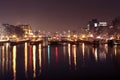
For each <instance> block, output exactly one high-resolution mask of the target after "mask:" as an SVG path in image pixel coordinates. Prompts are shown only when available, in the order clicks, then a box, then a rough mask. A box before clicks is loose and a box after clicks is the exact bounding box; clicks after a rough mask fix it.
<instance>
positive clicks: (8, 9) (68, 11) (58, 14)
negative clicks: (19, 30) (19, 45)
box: [0, 0, 120, 32]
mask: <svg viewBox="0 0 120 80" xmlns="http://www.w3.org/2000/svg"><path fill="white" fill-rule="evenodd" d="M116 16H120V0H0V23H8V24H13V25H18V24H30V25H31V26H32V29H33V30H41V31H43V30H45V31H54V32H55V31H58V30H59V31H62V30H76V31H79V29H80V28H81V27H86V26H87V23H88V21H90V20H91V19H95V18H97V19H98V20H100V21H108V22H110V21H111V20H112V19H114V18H115V17H116Z"/></svg>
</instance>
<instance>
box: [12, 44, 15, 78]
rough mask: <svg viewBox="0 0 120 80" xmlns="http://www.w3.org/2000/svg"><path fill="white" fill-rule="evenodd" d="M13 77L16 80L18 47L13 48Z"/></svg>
mask: <svg viewBox="0 0 120 80" xmlns="http://www.w3.org/2000/svg"><path fill="white" fill-rule="evenodd" d="M12 63H13V64H12V65H13V77H14V80H16V46H13V62H12Z"/></svg>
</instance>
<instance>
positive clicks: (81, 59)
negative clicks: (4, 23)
mask: <svg viewBox="0 0 120 80" xmlns="http://www.w3.org/2000/svg"><path fill="white" fill-rule="evenodd" d="M17 47H20V48H21V47H24V48H23V49H22V52H23V53H21V50H20V49H19V48H17ZM18 52H20V53H18ZM18 55H23V57H22V56H21V58H19V59H21V60H20V61H23V62H22V63H21V64H17V60H18V61H19V59H18V57H19V56H18ZM119 61H120V46H116V45H115V46H113V47H109V46H108V45H106V44H105V45H99V46H98V47H94V46H93V45H87V44H85V43H81V44H79V45H76V44H70V43H68V44H65V45H48V46H46V47H43V46H42V44H38V45H30V44H29V43H24V44H22V45H14V46H10V44H9V43H6V44H5V45H2V46H0V71H1V72H0V78H2V79H12V80H16V79H17V77H18V76H20V75H21V74H23V75H24V76H23V75H22V76H21V77H23V79H41V78H44V77H45V76H47V77H49V76H50V74H53V75H59V74H58V73H60V72H61V73H63V75H72V74H75V75H76V76H81V75H82V76H85V75H86V76H87V75H92V74H94V73H92V74H91V72H95V73H98V75H99V73H100V71H99V68H100V69H106V72H104V71H103V72H104V74H107V75H109V74H110V75H118V73H117V71H116V70H119V68H118V67H112V66H114V64H115V66H120V62H119ZM103 63H104V65H103ZM82 64H84V66H82ZM48 65H49V66H48ZM56 65H59V66H56ZM67 65H68V66H67ZM97 65H99V66H97ZM17 66H23V69H22V67H21V68H20V67H17ZM63 66H64V69H65V70H67V69H68V68H70V67H71V69H68V72H69V70H70V72H69V73H67V71H64V69H62V67H63ZM73 66H74V67H73ZM81 66H82V67H81ZM93 66H94V68H95V69H94V68H93ZM83 67H84V68H86V67H88V68H87V69H88V70H90V71H88V72H87V73H85V71H84V69H83ZM103 67H104V68H103ZM73 68H74V69H73ZM115 68H118V69H115ZM11 69H12V71H11ZM19 69H21V72H17V71H18V70H19ZM54 69H55V70H56V72H57V73H56V72H54V71H52V72H50V70H54ZM59 69H60V70H59ZM96 69H97V70H96ZM22 70H23V72H24V73H22ZM72 70H75V71H76V72H75V73H74V71H72ZM81 70H82V71H81ZM85 70H86V69H85ZM91 70H93V71H91ZM110 70H111V73H109V72H110ZM112 71H113V73H112ZM100 74H101V73H100ZM12 76H13V77H12ZM53 77H54V76H53ZM58 78H59V77H58Z"/></svg>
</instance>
